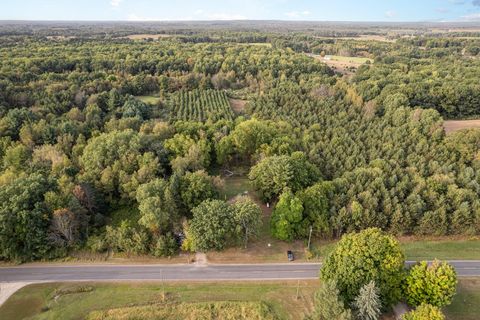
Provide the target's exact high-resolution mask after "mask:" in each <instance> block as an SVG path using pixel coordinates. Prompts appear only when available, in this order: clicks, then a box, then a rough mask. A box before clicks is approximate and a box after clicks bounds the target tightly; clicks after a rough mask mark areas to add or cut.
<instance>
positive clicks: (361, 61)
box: [325, 56, 373, 65]
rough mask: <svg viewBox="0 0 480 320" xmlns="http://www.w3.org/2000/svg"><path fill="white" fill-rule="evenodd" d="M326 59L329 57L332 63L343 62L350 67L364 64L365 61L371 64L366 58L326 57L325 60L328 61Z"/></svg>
mask: <svg viewBox="0 0 480 320" xmlns="http://www.w3.org/2000/svg"><path fill="white" fill-rule="evenodd" d="M327 57H330V60H332V61H338V62H345V63H349V64H352V65H361V64H364V63H366V62H367V61H370V62H373V60H372V59H368V58H360V57H346V56H326V57H325V58H326V59H325V60H328V58H327Z"/></svg>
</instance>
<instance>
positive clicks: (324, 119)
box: [0, 25, 480, 261]
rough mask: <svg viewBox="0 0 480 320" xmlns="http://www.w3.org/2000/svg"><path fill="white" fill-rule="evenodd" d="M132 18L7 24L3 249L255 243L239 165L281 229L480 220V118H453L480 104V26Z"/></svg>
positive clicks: (463, 227) (163, 252)
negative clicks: (415, 30)
mask: <svg viewBox="0 0 480 320" xmlns="http://www.w3.org/2000/svg"><path fill="white" fill-rule="evenodd" d="M105 28H106V27H105ZM109 28H113V26H112V27H109ZM109 28H107V29H105V30H107V31H105V30H104V31H105V32H106V33H105V34H108V31H109V30H110V32H111V30H115V29H114V28H113V29H109ZM131 28H133V26H132V27H131ZM102 30H103V29H102ZM129 30H130V31H129ZM132 30H134V29H128V28H127V30H122V31H119V32H117V33H115V32H113V33H112V34H110V35H109V36H105V34H104V35H103V36H101V35H99V34H93V35H91V36H88V30H85V29H82V31H79V30H77V29H76V28H75V27H74V26H73V27H71V28H70V29H66V31H64V33H63V34H61V33H59V34H57V33H56V34H55V36H56V37H55V38H52V37H47V35H46V34H43V33H45V30H43V31H38V32H37V31H35V29H29V28H26V27H19V26H16V25H11V26H8V28H4V30H2V33H1V34H2V35H1V36H0V75H1V77H0V117H1V118H0V159H1V170H2V171H1V173H0V258H1V259H4V260H17V261H24V260H32V259H46V258H54V257H59V256H65V255H67V254H68V253H69V251H70V250H72V249H85V250H91V251H95V252H102V251H107V250H113V251H117V252H127V253H134V254H152V255H155V256H172V255H175V254H176V253H177V252H178V251H179V250H180V249H181V248H182V249H183V250H203V251H205V250H221V249H223V248H225V247H227V246H241V245H247V242H248V239H249V238H251V237H255V235H256V234H257V233H258V229H259V225H260V222H261V221H260V220H261V219H260V216H261V215H262V212H261V210H260V208H259V206H258V204H257V203H255V201H253V200H252V199H251V198H249V197H241V198H236V199H233V200H231V201H225V200H228V199H224V198H222V197H221V193H222V189H223V188H224V181H223V179H222V176H221V174H220V173H221V172H222V170H224V169H227V170H232V171H234V169H235V168H237V167H242V168H245V167H246V168H248V172H249V173H248V178H249V179H250V181H251V184H252V186H253V187H254V188H255V189H256V190H257V191H258V194H259V195H260V197H261V200H262V201H264V202H268V203H273V204H274V209H273V213H272V216H271V226H270V228H271V233H272V235H273V236H274V237H276V238H278V239H281V240H286V241H291V240H294V239H303V238H306V237H308V230H309V228H310V226H312V227H313V230H314V235H315V236H316V237H322V238H332V237H339V236H341V235H342V234H344V233H347V232H351V231H358V230H363V229H366V228H369V227H378V228H381V229H383V230H386V231H388V232H390V233H392V234H396V235H450V234H455V235H457V234H458V235H473V234H477V233H478V232H480V200H479V195H480V176H479V174H480V162H479V157H478V154H479V153H478V152H479V143H480V131H476V130H465V131H460V132H457V133H454V134H450V135H448V136H447V135H446V134H445V132H444V129H443V126H442V124H443V121H444V119H452V118H466V117H475V116H478V115H480V84H479V83H478V76H477V75H478V74H477V72H479V70H480V55H479V54H480V40H477V39H475V38H471V39H470V38H468V39H466V38H455V37H451V38H447V37H445V38H439V37H435V36H433V35H432V36H431V37H409V38H401V39H399V40H397V41H396V42H380V41H366V40H361V39H359V40H355V39H335V38H322V37H326V36H327V35H328V32H327V33H324V34H322V35H321V37H320V36H315V35H312V34H310V33H301V32H296V33H289V34H286V35H282V34H281V33H273V32H270V33H265V34H262V33H259V32H252V31H250V32H249V31H232V30H230V31H228V32H227V31H216V30H214V29H212V30H210V31H208V32H207V31H201V32H200V31H199V32H197V33H193V32H186V31H179V30H177V31H175V32H173V31H172V30H166V31H165V32H164V34H165V35H167V34H169V36H165V37H160V38H158V39H144V40H141V39H140V40H131V39H128V38H124V36H126V35H129V34H133V32H132ZM147 31H148V30H147ZM147 31H143V32H147ZM173 34H175V35H173ZM342 35H344V36H351V35H355V34H354V33H353V34H351V31H344V34H342ZM305 53H313V54H318V55H321V56H324V55H344V56H353V57H368V58H371V59H373V61H374V62H373V63H367V64H364V65H362V66H361V67H359V68H358V70H357V72H356V74H355V75H353V76H351V77H348V76H342V75H341V74H340V73H338V72H335V70H332V69H331V68H330V67H328V66H327V65H326V64H324V63H323V62H321V61H319V60H318V59H314V58H312V57H311V56H308V55H306V54H305ZM231 99H237V100H242V101H245V102H246V108H245V109H244V110H239V111H238V110H237V111H235V112H234V110H233V109H232V108H231V103H232V102H231V101H230V100H231ZM125 211H127V213H125ZM122 214H126V216H127V218H124V217H122ZM180 244H182V245H181V248H180Z"/></svg>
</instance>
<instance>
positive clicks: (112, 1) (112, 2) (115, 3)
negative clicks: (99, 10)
mask: <svg viewBox="0 0 480 320" xmlns="http://www.w3.org/2000/svg"><path fill="white" fill-rule="evenodd" d="M122 1H123V0H110V5H111V6H112V7H118V6H119V5H120V3H121V2H122Z"/></svg>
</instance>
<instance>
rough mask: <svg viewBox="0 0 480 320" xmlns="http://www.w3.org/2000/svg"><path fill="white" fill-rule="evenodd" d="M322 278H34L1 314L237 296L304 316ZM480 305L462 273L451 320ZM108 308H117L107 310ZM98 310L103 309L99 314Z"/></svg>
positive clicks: (77, 312) (48, 314)
mask: <svg viewBox="0 0 480 320" xmlns="http://www.w3.org/2000/svg"><path fill="white" fill-rule="evenodd" d="M318 284H319V283H318V281H317V280H312V281H301V282H299V283H297V282H296V281H282V282H262V283H261V284H259V283H253V282H247V283H245V282H244V283H234V282H231V283H215V282H209V283H200V282H199V283H188V284H187V283H166V284H162V283H160V282H157V283H48V284H34V285H30V286H27V287H25V288H23V289H21V290H19V291H18V292H17V293H15V294H14V295H13V296H12V297H11V298H10V299H9V300H8V301H7V302H6V303H5V304H4V305H3V306H1V307H0V315H1V318H2V319H9V320H17V319H25V318H29V319H43V320H47V319H65V320H68V319H85V318H86V317H87V316H88V315H91V316H92V317H91V319H107V318H99V317H98V315H103V316H105V315H109V314H110V315H117V314H124V315H125V314H127V315H128V314H130V315H131V314H132V311H136V313H135V315H136V316H137V317H136V318H134V319H139V318H138V315H139V312H147V311H149V310H153V311H155V310H157V309H158V308H160V307H162V306H164V304H165V305H169V306H170V307H171V306H175V307H178V306H180V307H182V308H183V307H187V308H188V307H191V304H197V303H198V304H201V305H202V306H205V305H210V307H211V308H214V306H217V307H218V306H219V305H220V306H221V305H223V304H224V302H234V303H233V304H231V305H232V306H233V308H234V309H235V308H237V307H238V308H241V307H242V306H243V307H247V306H249V307H254V308H258V307H260V306H261V305H262V304H264V305H265V306H266V307H268V310H269V312H270V313H272V315H274V316H275V317H276V318H278V319H303V316H304V315H305V314H306V313H308V312H310V310H311V308H312V297H313V294H314V292H315V291H316V289H317V288H318ZM297 285H298V287H299V291H298V292H299V296H298V299H297ZM479 305H480V279H477V278H469V279H461V280H460V282H459V284H458V287H457V295H456V296H455V297H454V299H453V303H452V304H451V305H450V306H447V307H445V308H444V312H445V314H446V316H447V319H448V320H474V319H478V306H479ZM117 308H126V309H120V310H117ZM112 309H113V310H112ZM107 310H111V311H110V312H105V311H107ZM96 311H97V313H95V312H96ZM102 311H103V312H102ZM92 312H93V314H92ZM93 315H97V318H95V317H93ZM177 318H178V317H177ZM177 318H174V319H177ZM108 319H115V318H108ZM122 319H132V318H127V317H126V318H122ZM162 319H164V318H162ZM166 319H170V318H166ZM235 319H238V318H235ZM240 319H242V318H240Z"/></svg>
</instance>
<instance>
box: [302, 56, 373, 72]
mask: <svg viewBox="0 0 480 320" xmlns="http://www.w3.org/2000/svg"><path fill="white" fill-rule="evenodd" d="M309 56H311V57H313V58H315V59H318V60H320V61H321V62H323V63H325V64H326V65H327V66H329V67H330V68H331V69H332V70H334V71H335V72H338V73H341V74H343V75H352V74H354V73H355V71H356V69H357V68H358V67H360V66H361V65H362V64H365V63H367V62H368V61H370V62H371V63H373V60H372V59H368V58H361V57H347V56H335V55H327V56H325V57H321V56H319V55H311V54H310V55H309Z"/></svg>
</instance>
